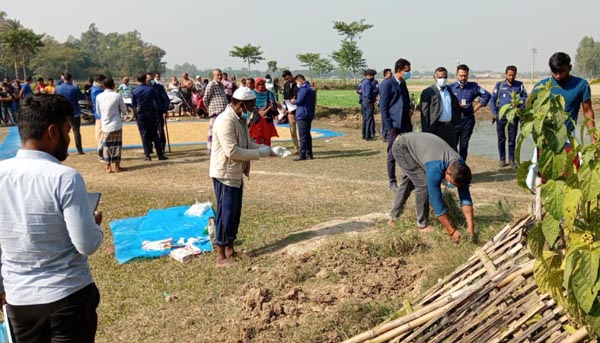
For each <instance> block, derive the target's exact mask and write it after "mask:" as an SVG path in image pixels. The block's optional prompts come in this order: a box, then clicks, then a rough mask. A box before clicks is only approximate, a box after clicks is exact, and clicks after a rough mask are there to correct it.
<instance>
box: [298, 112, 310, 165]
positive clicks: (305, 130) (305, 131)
mask: <svg viewBox="0 0 600 343" xmlns="http://www.w3.org/2000/svg"><path fill="white" fill-rule="evenodd" d="M296 123H298V138H299V139H300V157H310V158H312V157H313V148H312V136H311V135H310V127H311V124H312V120H306V119H300V120H298V119H296Z"/></svg>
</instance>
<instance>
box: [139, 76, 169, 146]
mask: <svg viewBox="0 0 600 343" xmlns="http://www.w3.org/2000/svg"><path fill="white" fill-rule="evenodd" d="M161 104H162V100H161V96H160V95H159V94H158V92H157V91H156V89H154V87H152V86H150V85H140V86H138V87H136V88H135V89H134V90H133V92H131V105H132V106H133V108H135V109H136V111H137V125H138V129H139V130H140V136H141V137H142V145H143V147H144V155H145V156H146V157H147V158H149V157H150V154H151V151H152V143H154V147H155V148H156V153H157V154H158V156H159V157H161V156H163V155H164V153H163V148H162V144H161V142H160V137H159V136H158V125H159V122H160V121H159V116H160V115H159V113H158V111H159V109H161Z"/></svg>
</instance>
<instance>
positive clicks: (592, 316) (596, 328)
mask: <svg viewBox="0 0 600 343" xmlns="http://www.w3.org/2000/svg"><path fill="white" fill-rule="evenodd" d="M585 319H586V322H587V324H588V325H589V326H590V327H591V328H592V331H593V332H594V333H595V334H596V335H598V336H600V302H598V301H596V302H595V303H594V306H592V310H591V311H590V313H589V315H588V316H586V317H585Z"/></svg>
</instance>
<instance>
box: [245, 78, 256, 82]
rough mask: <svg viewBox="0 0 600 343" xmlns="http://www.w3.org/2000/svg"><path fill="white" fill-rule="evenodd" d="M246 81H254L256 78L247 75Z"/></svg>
mask: <svg viewBox="0 0 600 343" xmlns="http://www.w3.org/2000/svg"><path fill="white" fill-rule="evenodd" d="M246 81H250V83H254V78H252V77H247V78H246Z"/></svg>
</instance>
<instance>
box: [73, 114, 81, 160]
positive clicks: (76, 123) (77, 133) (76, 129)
mask: <svg viewBox="0 0 600 343" xmlns="http://www.w3.org/2000/svg"><path fill="white" fill-rule="evenodd" d="M71 127H72V128H73V137H75V147H76V148H77V152H82V151H83V148H82V147H81V130H80V128H81V117H71Z"/></svg>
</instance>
